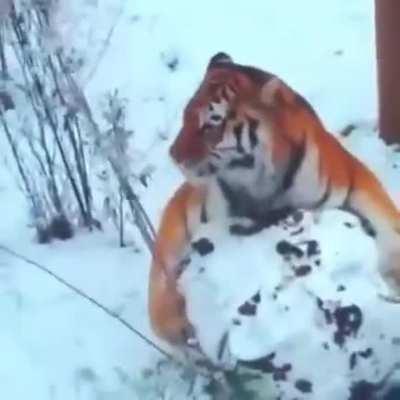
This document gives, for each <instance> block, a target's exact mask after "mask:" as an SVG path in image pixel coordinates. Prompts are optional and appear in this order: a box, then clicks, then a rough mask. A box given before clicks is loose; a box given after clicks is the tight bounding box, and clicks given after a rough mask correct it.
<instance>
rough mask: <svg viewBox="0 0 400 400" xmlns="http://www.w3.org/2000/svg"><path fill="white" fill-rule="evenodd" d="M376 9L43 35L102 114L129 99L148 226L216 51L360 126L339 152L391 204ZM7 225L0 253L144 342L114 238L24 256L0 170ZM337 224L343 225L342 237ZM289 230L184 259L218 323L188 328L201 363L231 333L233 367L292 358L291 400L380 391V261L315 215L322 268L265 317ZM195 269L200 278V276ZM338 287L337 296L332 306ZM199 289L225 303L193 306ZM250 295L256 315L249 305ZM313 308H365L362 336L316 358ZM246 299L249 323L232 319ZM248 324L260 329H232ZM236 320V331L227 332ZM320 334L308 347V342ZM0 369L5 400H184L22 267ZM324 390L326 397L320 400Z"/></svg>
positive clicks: (12, 273)
mask: <svg viewBox="0 0 400 400" xmlns="http://www.w3.org/2000/svg"><path fill="white" fill-rule="evenodd" d="M373 3H374V2H373V1H372V0H352V1H348V0H341V1H339V0H337V1H329V2H321V1H319V0H304V1H302V2H294V1H291V0H280V1H279V2H278V1H273V0H250V1H247V2H239V1H232V0H230V1H227V0H222V1H220V2H212V1H210V0H203V1H202V2H184V1H182V0H169V1H163V0H138V1H136V2H128V1H125V0H69V1H68V2H64V5H63V7H62V8H61V10H60V12H59V14H58V15H57V18H56V19H55V22H54V26H55V29H56V30H57V31H58V34H59V35H60V40H62V41H63V43H64V44H65V45H66V46H69V47H71V48H72V47H74V48H76V49H77V51H78V53H79V54H81V55H82V57H83V62H84V66H83V68H82V70H81V71H80V72H79V75H78V76H77V77H76V78H77V81H78V82H79V83H80V84H81V85H82V86H83V87H84V89H85V92H86V94H87V96H88V99H89V101H90V103H91V104H92V106H93V108H94V110H95V112H96V114H97V115H96V116H99V115H100V104H101V100H102V98H103V96H104V94H105V93H106V92H109V91H113V90H114V89H118V90H119V92H120V93H121V95H122V96H124V97H126V98H127V99H128V100H129V105H128V120H127V125H128V126H129V127H130V128H131V129H133V130H134V132H135V136H134V143H135V146H136V148H137V149H138V150H139V151H140V152H141V154H142V161H141V162H142V163H143V165H147V164H151V165H153V166H154V167H155V172H154V174H153V175H152V179H151V181H150V183H149V187H148V189H146V190H143V192H142V193H141V200H142V201H143V204H144V205H145V207H146V210H147V212H148V213H149V215H150V217H151V219H152V221H153V222H154V224H155V225H157V224H158V221H159V218H160V215H161V210H162V207H163V206H164V204H165V202H166V200H167V198H168V197H169V196H170V194H171V193H172V192H173V191H174V190H175V188H176V186H177V185H178V184H179V182H181V180H182V177H181V175H180V173H179V172H178V171H177V170H176V168H174V166H173V165H172V163H171V161H170V159H169V158H168V156H167V149H168V145H169V144H170V142H171V141H172V140H173V138H174V136H175V134H176V133H177V131H178V128H179V125H180V123H181V120H180V116H181V112H182V107H183V105H184V104H185V102H186V101H187V99H188V97H189V96H191V94H192V92H193V90H194V89H195V88H196V85H197V83H198V82H199V80H200V79H201V77H202V74H203V72H204V68H205V66H206V64H207V63H208V60H209V58H210V57H211V56H212V55H213V54H214V53H216V52H217V51H225V52H227V53H229V54H230V55H231V56H232V57H233V58H234V60H235V61H237V62H240V63H244V64H253V65H256V66H258V67H260V68H263V69H266V70H268V71H271V72H273V73H276V74H278V75H279V76H281V77H282V78H283V79H284V80H286V81H287V82H288V83H289V84H291V85H293V87H295V88H296V89H297V90H298V91H300V92H301V93H302V94H303V95H304V96H305V97H307V98H308V99H309V101H310V102H311V103H312V104H313V106H314V107H315V108H316V110H317V112H318V113H319V114H320V116H321V118H322V119H323V121H324V122H325V124H326V125H327V127H328V128H329V129H330V130H331V131H332V132H334V133H336V132H338V131H340V130H341V129H343V128H344V127H345V126H347V125H348V124H350V123H352V124H356V125H358V126H359V128H358V129H357V130H355V131H353V132H352V133H351V135H350V136H348V137H346V138H344V139H343V142H344V143H345V145H346V146H348V148H350V149H351V150H352V151H354V152H355V153H356V154H357V155H358V156H359V157H360V158H361V159H362V160H363V161H365V162H366V163H367V164H368V165H369V166H370V167H371V168H372V169H373V170H374V171H375V172H376V173H377V174H378V176H379V177H380V178H381V179H382V181H383V182H384V184H385V186H386V187H387V188H388V190H389V191H390V193H391V194H392V195H393V197H394V198H397V199H398V200H399V204H400V188H399V185H398V182H399V177H400V153H395V152H394V151H393V150H392V149H389V148H387V147H386V146H385V145H384V144H383V143H382V142H381V141H380V140H379V139H378V138H377V133H376V131H375V124H376V116H377V107H376V79H375V61H374V59H375V58H374V57H375V49H374V46H375V44H374V26H373V19H374V15H373V11H374V10H373ZM50 44H51V43H50ZM50 44H49V45H50ZM0 144H1V146H0V149H1V150H0V152H1V153H0V155H1V157H2V158H3V156H4V154H5V152H4V150H3V149H5V150H6V151H7V147H6V145H5V143H4V138H3V135H2V134H1V131H0ZM0 215H1V221H0V245H5V246H8V247H10V248H12V249H13V250H15V251H17V252H19V253H21V254H24V255H25V256H27V257H29V258H31V259H33V260H36V261H38V262H40V263H42V264H44V265H45V266H47V267H49V268H51V269H52V270H54V271H55V272H57V273H58V274H60V275H61V276H63V277H64V278H65V279H67V280H68V281H69V282H71V283H73V284H74V285H76V286H77V287H79V288H81V289H83V290H84V291H85V292H87V293H88V294H90V295H91V296H93V297H94V298H96V299H98V300H99V301H101V302H102V303H104V304H106V305H108V306H109V307H110V308H111V309H112V310H113V311H114V312H116V313H118V314H119V315H121V316H122V317H123V318H125V319H126V320H127V321H129V322H130V323H131V324H132V325H133V326H135V327H136V328H138V329H139V330H141V331H142V332H143V333H144V334H146V335H148V336H149V337H152V334H151V331H150V328H149V323H148V319H147V315H146V301H147V300H146V288H147V274H148V269H149V263H150V257H149V254H148V253H147V250H146V248H145V246H144V245H143V246H142V247H141V249H139V250H135V249H133V248H130V247H128V248H124V249H120V248H119V247H118V238H117V233H116V232H115V231H114V230H113V229H111V228H109V229H106V230H105V231H104V232H96V233H90V234H89V233H86V232H82V233H81V234H79V235H78V236H77V237H76V238H75V239H73V240H72V241H69V242H57V241H55V242H52V243H51V244H47V245H37V244H35V243H34V242H33V240H32V238H33V232H32V231H31V230H30V228H29V227H28V226H27V223H28V215H27V208H26V204H25V202H24V199H23V198H22V196H21V194H20V192H19V191H18V189H17V188H16V184H15V182H14V180H13V179H12V177H11V175H10V173H9V172H8V170H7V169H6V168H1V169H0ZM348 221H350V224H351V227H349V226H346V225H345V224H344V223H345V222H348ZM353 225H354V226H353ZM289 232H290V231H285V230H284V229H283V228H272V229H271V230H269V231H266V232H262V233H260V234H259V235H258V237H255V238H244V239H240V240H239V239H237V238H236V239H233V238H232V239H229V240H228V239H227V241H226V242H225V241H224V242H215V252H213V254H211V255H209V256H208V257H207V258H206V259H202V258H200V259H199V260H197V259H195V258H194V259H193V260H194V262H193V263H192V265H191V266H189V268H188V269H187V271H186V273H185V275H184V276H183V278H182V279H183V280H184V283H185V288H186V290H189V288H190V291H191V293H193V295H192V297H191V298H190V299H191V302H190V306H191V309H192V312H191V315H192V318H193V321H194V323H196V322H199V321H200V320H202V319H204V318H205V315H204V313H203V312H202V311H204V307H206V306H208V307H213V310H215V313H213V314H212V315H211V313H207V315H208V318H210V319H209V320H204V322H203V323H204V325H203V326H206V327H207V326H214V327H215V329H213V330H211V331H210V330H208V329H205V330H204V332H203V333H202V330H201V328H199V332H200V335H203V336H201V341H202V344H204V345H205V350H206V352H207V353H208V354H209V355H210V356H211V357H215V354H216V353H215V346H218V343H219V341H220V339H221V337H220V336H218V332H222V333H224V332H225V331H226V330H227V329H229V332H230V334H229V341H228V344H229V346H230V349H231V350H230V351H231V353H232V354H231V359H235V358H242V359H249V358H257V357H261V356H266V355H268V354H270V353H272V352H275V351H276V352H277V355H276V358H275V359H274V364H275V363H276V364H277V365H278V366H282V365H284V364H285V363H288V362H289V361H288V354H289V353H290V355H291V362H292V361H293V365H292V370H291V371H290V373H288V381H287V382H280V383H281V387H282V390H287V391H290V390H292V391H293V393H292V394H290V396H292V397H283V399H284V400H286V399H288V400H291V399H292V398H293V397H295V398H298V399H300V398H301V397H300V396H301V395H303V394H302V393H301V392H300V391H298V390H297V389H296V388H295V385H294V384H293V383H295V382H296V380H299V379H300V380H303V381H304V380H305V381H307V382H308V381H310V382H312V383H313V389H314V390H313V395H314V397H310V396H311V395H310V394H308V396H309V397H308V398H315V399H322V398H323V399H326V400H329V399H330V398H335V399H338V400H341V399H342V398H343V400H347V397H346V388H345V387H344V386H343V385H345V384H346V383H348V382H349V381H350V380H351V379H353V378H354V380H358V379H370V378H375V376H374V374H375V372H377V377H376V378H377V379H379V377H380V376H381V375H382V374H384V373H385V369H386V368H387V366H388V365H391V364H392V363H393V362H394V361H395V358H396V353H397V354H398V353H399V349H398V347H396V346H397V344H398V340H396V309H395V306H393V305H385V304H383V303H382V302H378V300H377V298H376V290H377V289H376V287H375V286H376V284H377V282H379V278H378V277H376V274H375V272H374V271H375V269H374V266H375V256H376V255H375V248H374V246H373V243H372V242H371V241H370V239H369V238H367V237H366V236H365V235H364V234H363V233H362V232H361V230H360V229H359V227H358V225H357V223H356V222H355V221H354V220H353V219H351V217H349V216H348V215H343V213H341V214H340V215H338V214H337V213H326V215H324V216H323V218H322V221H321V224H320V225H318V226H313V225H311V226H310V227H309V229H308V230H306V232H305V233H304V234H303V239H304V240H317V241H318V245H319V247H320V250H321V255H320V257H321V265H320V267H317V266H315V265H314V264H313V265H312V270H313V272H312V273H311V274H309V275H307V276H306V277H303V278H298V279H296V280H295V283H292V284H291V286H290V289H286V291H285V290H283V291H282V294H280V295H279V296H278V300H279V301H277V302H273V301H272V300H271V299H270V293H271V290H273V286H271V285H273V284H274V282H277V280H279V279H280V274H281V273H282V271H285V268H286V270H287V269H288V266H287V264H284V265H283V264H282V257H281V256H279V255H278V254H277V253H276V251H275V245H276V243H277V242H278V241H279V240H282V239H283V238H285V237H287V236H288V235H290V233H289ZM199 234H200V233H199ZM209 239H210V240H213V238H212V237H209ZM289 239H290V240H289V241H290V242H296V240H298V238H296V237H290V238H289ZM227 254H229V260H230V262H229V263H227V262H226V258H227ZM314 258H315V257H314ZM303 261H305V262H306V261H307V262H309V260H302V262H303ZM314 261H315V260H314ZM285 265H286V267H285ZM199 267H205V272H204V273H200V274H199V273H198V268H199ZM250 267H251V268H252V272H251V273H249V268H250ZM267 267H268V268H267ZM233 271H234V272H233ZM221 277H223V279H222V280H221ZM344 281H345V282H346V283H344ZM341 284H343V285H344V286H345V287H346V290H344V291H337V289H338V286H340V285H341ZM210 285H211V290H212V293H213V294H216V293H218V296H215V297H212V296H204V293H209V292H208V291H209V290H210ZM292 288H293V289H292ZM217 289H218V290H217ZM219 289H220V290H219ZM306 289H307V290H306ZM258 292H259V293H260V301H258V302H257V301H256V300H258V299H257V297H255V300H254V298H253V300H251V298H252V297H253V296H254V295H256V294H257V293H258ZM305 292H307V293H308V292H309V294H308V295H306V294H305ZM314 296H319V297H321V299H322V300H323V301H326V300H337V299H339V298H340V299H342V301H343V304H345V305H348V304H353V303H354V304H357V306H359V307H360V309H361V310H362V315H363V317H364V319H363V323H362V324H361V327H360V329H359V331H357V333H358V335H357V338H354V337H353V336H352V335H350V337H349V338H348V337H347V336H346V341H345V342H346V343H345V346H344V347H345V348H346V349H347V353H345V351H344V350H343V349H342V348H340V346H338V345H335V344H329V347H330V349H329V350H327V349H325V348H324V346H323V344H324V343H325V342H326V341H329V339H330V340H331V341H332V335H334V329H335V327H334V325H332V324H328V323H327V321H326V319H325V317H326V315H324V313H323V311H322V310H321V308H322V307H323V308H324V309H325V306H326V305H325V304H324V305H323V306H322V307H321V308H319V309H318V308H316V307H315V303H316V302H315V298H314ZM249 298H250V301H248V300H249ZM199 299H203V300H202V301H199ZM204 299H208V301H209V303H206V302H205V300H204ZM303 300H304V303H303ZM246 301H248V305H247V307H244V310H245V311H244V312H243V308H242V309H241V310H242V313H240V312H237V311H236V309H237V308H238V307H240V305H241V304H243V303H246ZM256 303H257V304H256ZM298 303H301V304H298ZM293 304H294V306H292V305H293ZM286 305H287V306H289V308H290V309H289V310H288V311H285V310H284V312H285V314H284V315H285V318H282V315H281V314H282V313H281V311H280V309H281V308H282V307H283V309H284V308H285V306H286ZM330 306H332V307H335V305H332V304H331V305H330ZM326 307H329V305H327V306H326ZM246 309H247V314H249V312H248V310H249V309H250V311H251V312H250V314H255V313H256V315H257V316H256V318H252V316H251V315H250V316H249V315H247V316H246V315H245V316H243V315H241V314H243V313H244V314H246ZM254 310H257V311H254ZM318 310H319V314H318ZM217 311H218V312H217ZM264 315H265V316H266V317H265V318H262V317H263V316H264ZM316 317H317V318H319V319H317V320H315V318H316ZM232 319H234V320H235V321H236V323H237V324H240V325H233V326H232ZM271 319H273V323H272V324H271ZM313 322H314V325H313ZM377 326H379V330H377V329H376V327H377ZM317 329H319V330H318V335H316V336H310V335H311V334H313V333H316V332H317ZM352 333H353V332H352ZM381 333H382V334H383V335H384V336H385V338H384V340H383V339H381V337H380V336H379V335H380V334H381ZM376 335H378V337H376ZM152 338H153V337H152ZM153 339H155V338H153ZM369 347H371V348H373V349H374V351H373V355H372V356H370V357H369V356H368V357H363V356H362V355H361V356H359V355H358V353H357V354H356V355H355V356H353V357H352V360H355V359H356V360H357V361H353V362H356V364H357V365H356V367H355V368H354V369H349V364H348V363H349V360H350V358H351V353H352V352H359V351H361V352H363V353H362V354H365V351H366V350H367V349H368V348H369ZM278 350H279V351H278ZM0 354H1V358H0V398H1V399H9V400H20V399H26V398H27V397H29V398H30V399H32V400H47V399H49V400H50V399H55V400H64V399H65V400H71V399H79V400H92V399H116V398H117V399H128V398H129V399H132V398H138V399H144V398H149V399H158V398H168V399H174V400H175V399H186V398H189V397H188V395H187V393H188V387H187V386H188V384H187V383H185V382H184V381H183V379H182V378H181V376H180V375H179V374H180V372H179V371H177V370H174V369H171V368H164V369H163V367H160V365H159V364H157V363H158V361H159V360H160V358H161V356H160V354H159V353H157V352H156V351H155V350H154V349H152V348H150V347H148V346H147V345H146V344H145V343H143V342H142V341H141V340H140V339H139V338H138V337H135V336H134V335H132V333H131V332H130V331H128V330H126V329H125V328H124V327H123V326H122V325H120V324H119V323H118V322H117V321H115V320H113V319H110V318H109V317H108V316H107V315H105V314H104V313H102V312H101V311H100V310H98V309H96V308H94V307H93V306H92V305H91V304H89V303H87V302H86V301H85V300H84V299H82V298H80V297H77V296H76V295H75V294H74V293H72V292H70V291H69V290H68V289H66V288H65V287H63V286H61V285H59V284H58V283H57V282H56V281H54V280H52V279H50V277H48V276H47V275H45V274H43V273H41V272H40V271H38V270H37V269H35V268H34V267H33V266H32V265H29V264H27V263H24V262H22V261H18V260H16V259H15V258H14V257H12V256H10V255H8V254H6V253H4V252H2V251H1V250H0ZM367 354H369V353H367ZM371 363H372V364H371ZM371 365H373V367H371ZM376 370H377V371H376ZM161 378H163V379H161ZM321 381H322V382H325V383H326V382H328V383H329V385H325V386H324V385H320V382H321ZM301 383H303V386H302V387H304V382H301ZM305 386H307V384H305ZM332 388H333V389H332ZM331 389H332V390H333V392H332V393H334V395H335V396H336V397H328V394H329V391H330V390H331ZM296 390H297V391H296ZM318 390H326V393H324V394H322V392H318ZM200 391H201V390H200V389H198V390H197V392H200ZM287 393H289V392H287ZM329 395H331V396H332V394H329ZM146 396H147V397H146ZM288 396H289V395H288ZM315 396H317V397H315ZM341 396H343V397H341ZM199 398H200V397H197V399H199ZM204 398H207V396H205V395H204ZM306 398H307V397H306Z"/></svg>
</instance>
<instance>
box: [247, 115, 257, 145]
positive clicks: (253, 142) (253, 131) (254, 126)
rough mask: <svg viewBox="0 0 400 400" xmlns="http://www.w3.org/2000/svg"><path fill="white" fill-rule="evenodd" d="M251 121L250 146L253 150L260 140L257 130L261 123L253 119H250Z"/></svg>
mask: <svg viewBox="0 0 400 400" xmlns="http://www.w3.org/2000/svg"><path fill="white" fill-rule="evenodd" d="M248 121H249V139H250V146H251V148H252V149H254V147H256V146H257V144H258V138H257V134H256V132H257V128H258V125H259V121H257V120H256V119H253V118H248Z"/></svg>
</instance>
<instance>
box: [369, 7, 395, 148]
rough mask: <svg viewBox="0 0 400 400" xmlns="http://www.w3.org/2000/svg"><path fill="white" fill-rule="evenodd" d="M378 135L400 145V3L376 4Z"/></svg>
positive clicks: (386, 140) (389, 142)
mask: <svg viewBox="0 0 400 400" xmlns="http://www.w3.org/2000/svg"><path fill="white" fill-rule="evenodd" d="M375 25H376V46H377V49H376V50H377V58H378V60H377V61H378V64H377V66H378V88H379V131H380V135H381V136H382V138H383V139H384V140H385V142H386V143H388V144H391V143H400V0H375Z"/></svg>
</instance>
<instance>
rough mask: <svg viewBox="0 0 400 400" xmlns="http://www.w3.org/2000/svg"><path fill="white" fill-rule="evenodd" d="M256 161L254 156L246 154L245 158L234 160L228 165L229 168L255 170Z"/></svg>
mask: <svg viewBox="0 0 400 400" xmlns="http://www.w3.org/2000/svg"><path fill="white" fill-rule="evenodd" d="M254 165H255V160H254V156H253V155H252V154H245V155H244V156H243V157H240V158H234V159H233V160H231V161H230V162H229V164H228V167H229V168H248V169H251V168H254Z"/></svg>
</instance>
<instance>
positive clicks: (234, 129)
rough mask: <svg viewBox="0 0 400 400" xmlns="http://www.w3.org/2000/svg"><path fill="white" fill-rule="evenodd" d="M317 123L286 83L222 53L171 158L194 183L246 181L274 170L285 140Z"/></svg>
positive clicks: (186, 115)
mask: <svg viewBox="0 0 400 400" xmlns="http://www.w3.org/2000/svg"><path fill="white" fill-rule="evenodd" d="M313 122H319V120H318V117H317V116H316V114H315V112H314V111H313V110H312V108H311V106H310V105H309V104H308V103H307V102H306V100H305V99H304V98H302V97H301V96H300V95H299V94H297V93H296V92H295V91H294V90H292V89H291V88H290V87H289V86H288V85H286V84H285V83H284V82H283V81H282V80H280V79H279V78H277V77H276V76H275V75H273V74H270V73H268V72H265V71H262V70H260V69H257V68H254V67H250V66H245V65H240V64H236V63H234V62H233V61H232V59H231V57H230V56H228V55H227V54H225V53H218V54H216V55H214V56H213V57H212V58H211V60H210V62H209V65H208V67H207V70H206V73H205V76H204V78H203V80H202V82H201V84H200V86H199V88H198V89H197V91H196V92H195V94H194V96H193V97H192V98H191V99H190V100H189V102H188V104H187V105H186V107H185V109H184V112H183V124H182V128H181V130H180V132H179V134H178V136H177V137H176V139H175V141H174V143H173V144H172V146H171V147H170V155H171V157H172V159H173V160H174V161H175V163H176V164H177V165H178V166H179V167H180V168H181V170H182V171H183V173H184V174H185V175H186V177H187V179H188V180H189V181H191V182H192V183H202V182H205V181H207V180H209V179H210V178H212V177H221V176H223V177H224V176H226V175H229V174H236V173H237V172H238V171H239V172H240V173H241V174H242V176H243V171H248V173H249V174H250V173H251V171H252V170H253V171H254V170H259V168H258V167H261V166H263V164H265V163H266V162H267V163H269V164H270V163H271V160H272V159H273V158H274V156H276V154H275V153H274V150H276V149H274V148H275V147H276V146H278V147H279V143H281V142H282V140H286V139H285V137H288V138H289V140H291V139H290V138H291V137H292V136H293V138H294V140H295V138H296V135H299V134H300V133H301V132H303V131H304V129H303V128H302V125H309V124H310V123H313ZM280 136H281V137H280ZM278 151H279V149H278ZM272 153H274V154H275V155H274V154H272ZM258 164H260V165H258ZM261 164H262V165H261ZM245 179H247V178H246V177H245Z"/></svg>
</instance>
